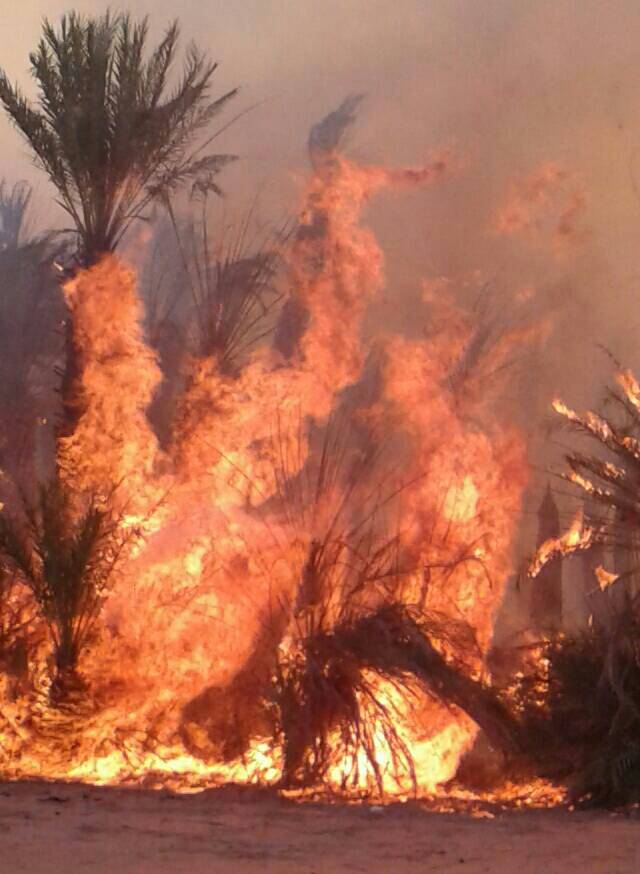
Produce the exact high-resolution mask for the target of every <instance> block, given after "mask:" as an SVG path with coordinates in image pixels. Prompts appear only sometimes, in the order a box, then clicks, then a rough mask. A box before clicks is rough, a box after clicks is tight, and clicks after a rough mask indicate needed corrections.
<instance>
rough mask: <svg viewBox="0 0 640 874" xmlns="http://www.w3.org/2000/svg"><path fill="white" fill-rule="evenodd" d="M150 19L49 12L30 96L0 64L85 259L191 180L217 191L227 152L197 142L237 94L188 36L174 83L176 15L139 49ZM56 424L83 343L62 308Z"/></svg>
mask: <svg viewBox="0 0 640 874" xmlns="http://www.w3.org/2000/svg"><path fill="white" fill-rule="evenodd" d="M147 37H148V21H147V19H146V18H144V19H142V20H141V21H139V22H136V23H134V22H132V20H131V18H130V16H128V15H123V14H118V15H112V14H111V13H109V12H107V13H105V14H104V15H102V16H100V17H95V18H87V17H84V16H81V15H79V14H77V13H75V12H74V13H71V14H69V15H65V16H63V17H62V19H61V22H60V26H59V28H58V29H57V30H56V29H55V28H54V27H53V25H52V24H51V23H50V22H49V21H47V20H45V22H44V24H43V35H42V39H41V40H40V43H39V45H38V48H37V50H36V51H35V52H32V53H31V55H30V61H31V72H32V74H33V76H34V78H35V79H36V81H37V83H38V89H39V95H38V98H37V101H36V103H35V104H32V103H31V102H30V101H29V100H27V98H26V97H25V96H24V95H23V94H22V92H21V91H20V89H19V88H18V87H17V86H15V85H12V84H11V83H10V82H9V79H8V78H7V76H6V74H5V73H4V72H3V71H0V101H1V102H2V103H3V105H4V107H5V109H6V111H7V113H8V114H9V116H10V117H11V119H12V120H13V122H14V124H15V125H16V127H17V128H18V130H19V131H20V132H21V133H22V134H23V136H24V137H25V138H26V140H27V142H28V143H29V145H30V146H31V148H32V150H33V152H34V153H35V156H36V161H37V163H38V164H39V165H40V166H41V167H42V168H43V169H44V170H45V172H46V173H47V175H48V176H49V179H50V180H51V182H52V183H53V185H54V186H55V188H56V190H57V193H58V203H59V204H60V206H62V208H63V209H64V210H65V211H66V212H67V213H68V214H69V215H70V216H71V219H72V221H73V224H74V227H75V231H76V233H77V235H78V250H77V254H76V259H77V262H78V264H79V265H81V266H85V267H88V266H91V265H92V264H94V263H96V262H97V261H98V260H99V259H100V257H101V256H102V255H104V254H105V253H107V252H112V251H114V250H115V249H116V247H117V245H118V243H119V242H120V241H121V239H122V237H123V236H124V234H125V233H126V231H127V229H128V228H129V227H130V225H131V223H132V222H133V221H135V220H136V219H141V218H144V216H145V209H146V207H148V206H149V205H150V204H151V202H152V201H153V200H155V199H158V198H162V197H167V196H168V195H169V194H170V193H171V192H172V191H174V190H175V189H176V188H178V187H179V186H181V185H184V184H188V183H189V182H190V183H192V184H194V185H197V186H198V189H199V190H202V189H208V190H218V189H217V186H216V184H215V181H214V180H215V177H216V176H217V174H218V173H219V172H220V170H221V169H222V168H223V167H224V166H225V164H227V163H228V162H229V161H231V160H232V159H233V156H230V155H216V154H211V153H209V152H208V151H207V149H208V147H209V146H210V144H211V142H212V140H213V138H214V136H215V134H214V135H212V136H209V137H208V138H207V139H205V141H204V142H199V135H201V134H203V132H204V131H205V128H206V127H207V125H208V124H209V122H210V121H211V120H212V119H213V118H214V117H215V116H216V115H217V114H218V112H219V111H220V110H221V109H222V107H223V106H225V105H226V103H227V102H228V101H229V100H230V99H231V98H232V97H233V96H234V94H235V93H236V91H235V90H232V91H228V92H227V93H225V94H223V95H222V96H221V97H218V98H217V99H212V98H211V94H210V89H211V80H212V77H213V74H214V72H215V70H216V67H217V65H216V64H215V63H213V62H211V61H210V60H209V59H208V58H207V56H206V55H204V54H202V53H201V52H200V51H199V50H198V49H197V48H195V47H194V46H192V47H191V48H190V49H189V50H188V53H187V56H186V60H185V63H184V66H183V70H182V75H181V77H180V79H179V81H178V83H177V84H176V85H175V86H174V87H173V88H171V87H170V85H169V81H168V79H169V71H170V68H171V66H172V63H173V61H174V58H175V55H176V47H177V42H178V37H179V28H178V24H177V22H174V23H172V24H171V25H170V26H169V28H168V29H167V31H166V34H165V36H164V38H163V39H162V40H161V42H160V43H159V44H158V45H157V46H156V47H155V49H154V50H153V51H152V53H151V54H150V56H149V58H148V59H147V58H146V52H145V49H146V46H147V42H148V40H147ZM66 347H67V354H66V365H65V371H64V375H63V379H62V387H61V391H62V401H63V420H62V423H61V428H60V433H61V434H68V433H71V432H72V431H73V429H74V427H75V423H76V422H77V420H78V418H79V415H80V413H81V404H80V401H79V397H80V393H79V384H80V375H81V370H82V367H81V361H80V353H79V349H78V347H77V343H76V340H75V337H74V328H73V318H72V316H71V318H68V319H67V327H66Z"/></svg>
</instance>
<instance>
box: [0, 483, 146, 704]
mask: <svg viewBox="0 0 640 874" xmlns="http://www.w3.org/2000/svg"><path fill="white" fill-rule="evenodd" d="M137 535H138V532H137V531H136V530H135V529H131V528H129V529H126V528H124V527H123V525H122V520H121V518H119V517H118V516H116V515H115V514H114V513H113V512H112V511H111V510H110V509H109V507H108V505H107V506H106V505H105V504H104V503H99V502H97V501H96V500H95V499H92V498H88V499H86V500H84V501H83V502H81V505H80V506H79V507H78V498H77V497H76V496H74V495H72V494H71V492H70V491H69V489H68V487H67V486H65V485H63V484H61V483H60V482H59V481H58V480H54V481H52V482H51V483H49V484H48V485H47V486H44V487H42V488H41V490H40V494H39V499H38V501H37V503H36V504H35V505H33V506H32V505H28V504H25V512H24V518H23V519H19V518H17V517H9V516H7V515H6V514H5V513H1V514H0V561H1V562H2V564H3V565H4V566H5V568H6V569H7V570H8V571H9V572H12V573H14V574H16V575H17V577H18V578H19V579H20V580H21V581H22V582H23V583H24V584H25V585H26V586H27V587H28V588H29V589H30V590H31V592H32V594H33V597H34V598H35V601H36V603H37V605H38V608H39V611H40V613H41V615H42V618H43V619H44V621H45V622H46V624H47V627H48V629H49V633H50V636H51V641H52V644H53V650H54V655H55V667H56V672H55V677H54V683H53V686H52V695H54V696H55V695H56V694H59V693H64V691H65V689H66V688H68V687H69V685H73V684H75V683H77V680H78V674H77V668H78V662H79V659H80V656H81V654H82V652H83V650H84V649H85V648H86V647H87V645H88V644H89V643H90V642H91V639H92V637H93V635H94V633H95V631H96V626H97V623H98V619H99V616H100V611H101V609H102V605H103V602H104V599H105V597H106V595H107V593H108V591H109V587H110V585H111V583H112V581H113V578H114V574H115V572H116V570H117V569H118V566H119V564H120V562H121V560H122V559H123V558H124V556H125V555H126V554H127V549H128V547H129V545H130V544H131V543H132V541H133V540H134V539H135V538H136V537H137Z"/></svg>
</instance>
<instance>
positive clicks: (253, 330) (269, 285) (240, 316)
mask: <svg viewBox="0 0 640 874" xmlns="http://www.w3.org/2000/svg"><path fill="white" fill-rule="evenodd" d="M207 206H208V204H207V197H206V196H204V197H202V208H201V212H200V216H199V218H198V219H196V220H192V221H191V222H190V224H189V225H188V226H186V228H180V226H179V224H178V221H177V219H176V216H175V213H174V211H173V207H172V206H171V204H170V202H169V213H170V216H171V221H172V226H173V229H174V232H175V238H176V243H177V247H178V252H179V255H180V259H181V263H182V267H183V270H184V279H185V280H186V284H187V286H188V289H189V291H190V293H191V307H190V315H189V317H188V325H187V330H188V333H189V334H190V336H191V346H192V350H193V352H194V354H195V355H196V357H198V358H205V357H214V358H216V359H217V361H218V365H219V367H220V369H221V371H222V372H223V373H226V374H231V375H233V374H235V373H237V372H238V370H239V369H240V367H241V365H242V362H243V360H244V358H245V357H246V355H247V354H248V353H249V352H250V351H251V349H252V348H254V347H255V346H256V345H257V344H258V343H259V342H260V341H261V340H263V339H264V338H265V337H267V336H268V335H269V334H270V333H271V331H272V330H273V328H274V313H275V312H276V310H277V308H278V305H279V304H280V302H281V299H282V295H281V294H280V292H279V291H278V289H277V285H276V275H277V272H278V268H279V265H280V262H281V256H282V249H283V246H284V244H285V242H286V239H287V236H288V231H287V229H286V228H283V229H282V230H280V231H277V232H275V233H270V234H268V235H267V236H266V238H264V239H263V240H261V241H258V243H257V245H253V241H252V239H251V224H252V222H253V211H252V210H248V211H247V213H246V215H245V216H244V218H243V219H242V221H241V222H240V223H239V225H238V226H237V228H230V229H226V230H224V231H223V233H222V234H221V235H219V236H217V237H216V235H215V234H214V233H213V232H212V229H211V227H210V219H209V214H208V209H207Z"/></svg>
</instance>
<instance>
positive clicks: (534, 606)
mask: <svg viewBox="0 0 640 874" xmlns="http://www.w3.org/2000/svg"><path fill="white" fill-rule="evenodd" d="M559 535H560V513H559V512H558V505H557V504H556V502H555V499H554V497H553V493H552V491H551V487H550V486H549V485H547V490H546V492H545V495H544V498H543V499H542V503H541V504H540V509H539V510H538V541H537V546H541V545H542V544H543V543H544V542H545V540H549V539H551V538H556V537H558V536H559ZM531 624H532V627H533V628H534V629H535V630H537V631H557V630H558V629H559V628H560V626H561V625H562V562H561V561H551V562H549V564H547V565H545V566H544V567H543V568H542V570H541V571H540V573H539V574H538V576H537V577H536V578H535V579H534V580H533V581H532V586H531Z"/></svg>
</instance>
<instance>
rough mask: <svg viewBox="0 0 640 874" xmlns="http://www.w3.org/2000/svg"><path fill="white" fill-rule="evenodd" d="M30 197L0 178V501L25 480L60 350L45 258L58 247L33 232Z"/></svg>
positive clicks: (58, 316) (58, 306)
mask: <svg viewBox="0 0 640 874" xmlns="http://www.w3.org/2000/svg"><path fill="white" fill-rule="evenodd" d="M31 199H32V190H31V188H30V187H29V186H28V185H27V184H26V183H25V182H18V183H16V184H15V185H13V186H10V185H8V184H7V183H6V181H5V180H0V468H1V469H3V470H4V472H5V476H6V477H8V479H5V480H4V481H3V482H0V491H2V496H1V497H0V500H2V498H3V497H6V494H5V489H6V488H7V487H9V488H11V485H15V484H16V483H17V482H18V481H20V483H21V485H24V484H25V480H28V479H29V473H30V472H31V467H32V464H33V462H34V440H35V434H36V430H37V428H38V425H37V422H38V419H41V420H42V419H47V418H49V416H50V413H51V412H52V410H53V408H54V406H55V403H54V399H55V392H54V391H53V385H52V384H51V383H52V380H51V379H50V378H49V379H47V378H46V376H45V374H46V371H47V370H48V371H51V368H52V367H53V365H54V363H55V361H56V358H57V357H58V355H59V354H60V352H61V351H62V350H61V348H60V343H59V337H58V335H57V332H56V325H57V324H59V323H60V321H61V320H62V319H63V317H64V310H63V306H62V300H61V298H60V295H59V294H57V293H56V292H57V289H56V286H55V282H54V280H53V274H52V272H51V270H50V262H51V261H52V259H53V258H54V256H55V255H56V254H59V253H60V252H61V251H62V250H63V247H62V244H61V243H60V241H59V240H57V239H56V238H55V236H54V235H53V234H51V233H47V232H45V233H39V234H38V233H35V232H33V231H32V229H31V227H30V221H29V218H30V216H29V213H30V207H31ZM11 480H12V481H13V482H12V483H11V482H10V481H11ZM3 486H4V489H3V488H2V487H3Z"/></svg>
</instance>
